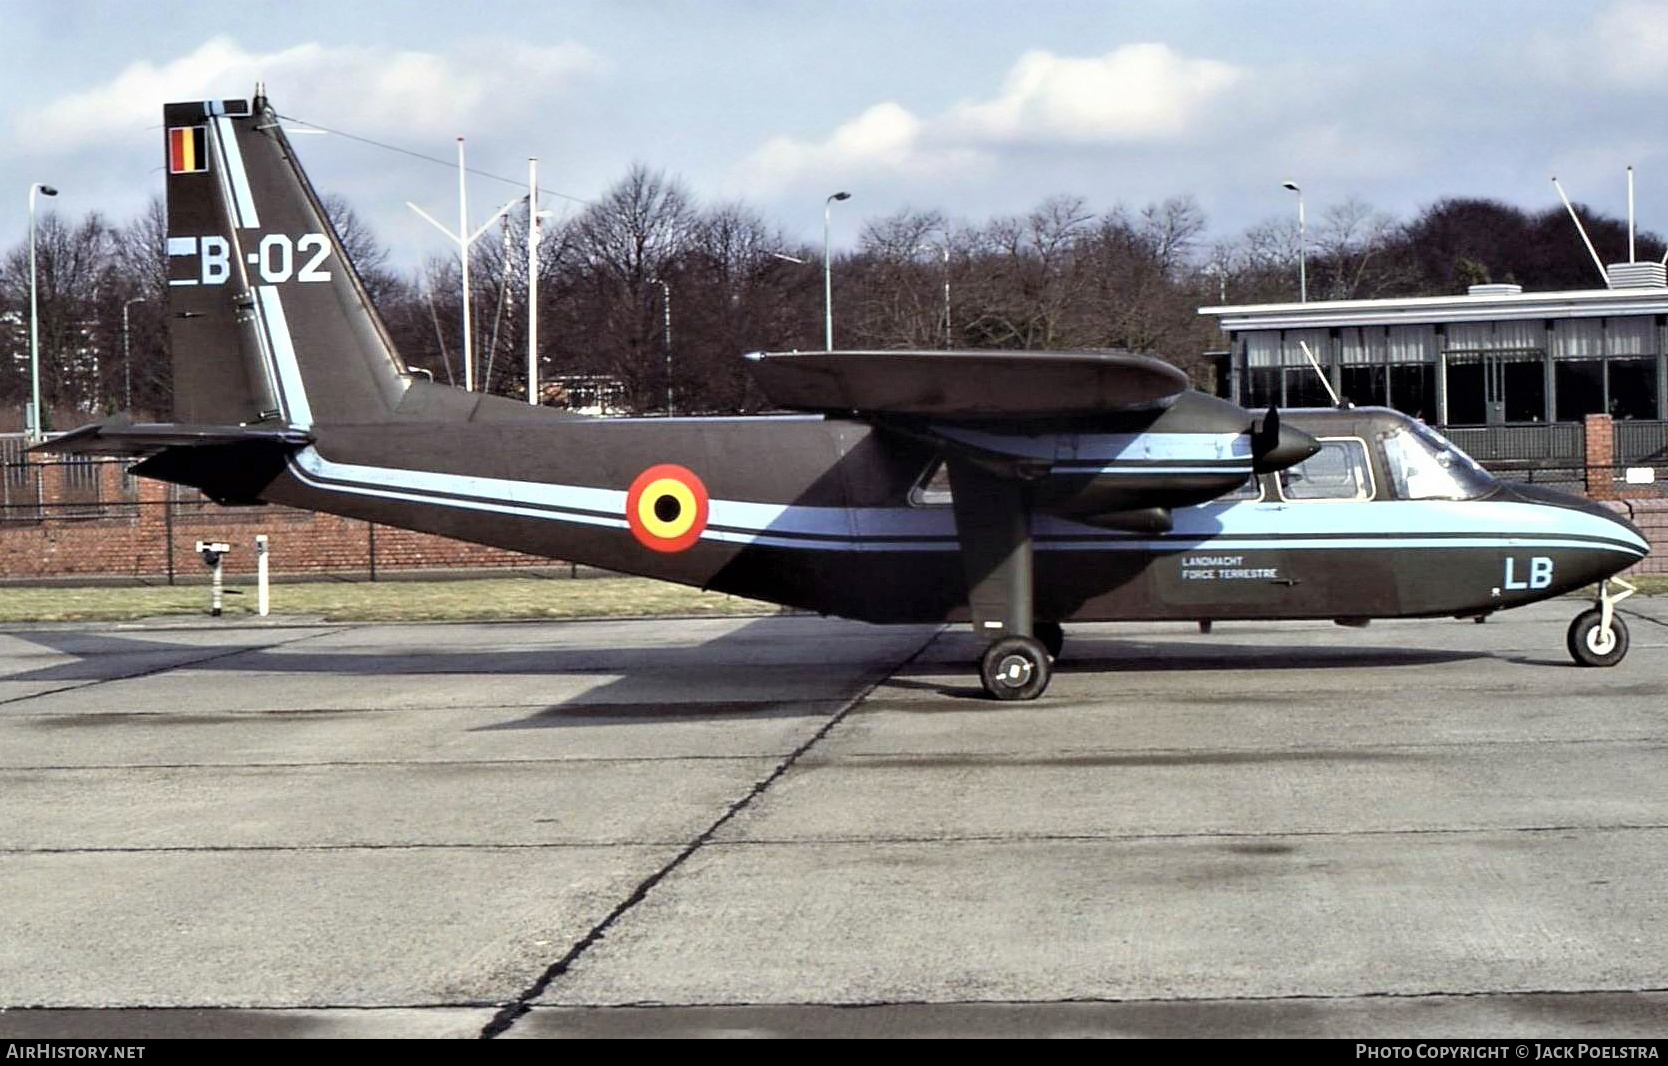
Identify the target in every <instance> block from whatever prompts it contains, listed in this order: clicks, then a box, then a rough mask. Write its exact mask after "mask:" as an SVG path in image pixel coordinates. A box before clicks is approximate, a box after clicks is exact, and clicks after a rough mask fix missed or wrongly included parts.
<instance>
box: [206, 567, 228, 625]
mask: <svg viewBox="0 0 1668 1066" xmlns="http://www.w3.org/2000/svg"><path fill="white" fill-rule="evenodd" d="M223 562H224V557H223V556H220V555H216V556H215V557H214V579H213V586H214V595H213V599H212V600H211V601H210V610H209V614H211V615H213V616H214V617H216V618H219V617H220V597H221V594H222V592H223V591H224V588H225V586H224V583H223V579H222V569H223V566H222V564H223Z"/></svg>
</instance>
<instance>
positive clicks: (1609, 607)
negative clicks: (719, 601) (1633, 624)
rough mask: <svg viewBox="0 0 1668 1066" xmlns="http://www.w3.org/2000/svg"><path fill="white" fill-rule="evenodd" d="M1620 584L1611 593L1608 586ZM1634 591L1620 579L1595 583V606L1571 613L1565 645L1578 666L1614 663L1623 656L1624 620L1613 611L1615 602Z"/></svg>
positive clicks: (1625, 650)
mask: <svg viewBox="0 0 1668 1066" xmlns="http://www.w3.org/2000/svg"><path fill="white" fill-rule="evenodd" d="M1612 582H1613V583H1615V584H1616V585H1619V586H1621V591H1619V592H1614V593H1613V592H1611V591H1610V585H1611V584H1612ZM1635 591H1637V590H1636V589H1635V588H1634V587H1633V586H1632V585H1630V584H1628V583H1627V582H1626V581H1623V580H1621V579H1620V578H1612V579H1610V580H1609V581H1601V582H1599V594H1598V605H1597V606H1595V607H1590V608H1588V609H1587V610H1585V611H1582V612H1581V613H1580V614H1578V615H1576V616H1575V621H1573V622H1571V623H1570V631H1569V635H1568V637H1567V638H1566V640H1565V644H1566V645H1567V646H1568V648H1569V651H1570V658H1572V659H1574V660H1575V661H1576V662H1577V663H1578V664H1580V665H1581V666H1615V665H1616V664H1617V663H1619V662H1621V661H1622V659H1623V657H1624V656H1626V655H1627V643H1628V637H1627V623H1626V622H1624V621H1623V620H1622V618H1621V616H1620V615H1618V614H1616V604H1618V603H1620V602H1621V601H1622V600H1625V599H1627V598H1628V597H1629V596H1631V595H1633V594H1634V592H1635Z"/></svg>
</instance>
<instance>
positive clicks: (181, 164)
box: [168, 126, 208, 174]
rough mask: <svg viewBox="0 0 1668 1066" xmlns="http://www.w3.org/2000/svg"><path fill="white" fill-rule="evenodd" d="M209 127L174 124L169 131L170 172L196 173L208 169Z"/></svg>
mask: <svg viewBox="0 0 1668 1066" xmlns="http://www.w3.org/2000/svg"><path fill="white" fill-rule="evenodd" d="M207 137H208V128H207V127H206V126H174V127H173V128H171V129H169V131H168V173H170V174H196V173H199V172H201V171H204V170H207V169H208V149H207V144H206V141H207Z"/></svg>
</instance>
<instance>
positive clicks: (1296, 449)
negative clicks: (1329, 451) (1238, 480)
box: [1251, 404, 1320, 474]
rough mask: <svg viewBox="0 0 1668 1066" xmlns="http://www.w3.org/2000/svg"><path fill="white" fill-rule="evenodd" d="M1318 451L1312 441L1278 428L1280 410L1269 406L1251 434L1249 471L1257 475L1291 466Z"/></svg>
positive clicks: (1298, 431)
mask: <svg viewBox="0 0 1668 1066" xmlns="http://www.w3.org/2000/svg"><path fill="white" fill-rule="evenodd" d="M1318 451H1320V442H1319V441H1317V440H1315V438H1313V437H1311V436H1309V434H1307V433H1305V432H1303V431H1302V430H1301V429H1295V428H1293V427H1291V426H1283V425H1281V424H1280V410H1279V408H1277V407H1275V406H1274V405H1273V404H1270V405H1269V408H1268V413H1267V414H1265V415H1263V417H1262V420H1261V422H1260V423H1258V424H1257V425H1256V426H1254V427H1253V428H1252V430H1251V469H1252V470H1253V471H1255V472H1256V473H1258V474H1271V473H1273V472H1274V471H1276V470H1284V469H1286V468H1287V467H1288V466H1295V465H1297V464H1298V463H1301V462H1302V461H1303V460H1305V459H1307V458H1309V457H1310V456H1311V455H1314V454H1315V453H1316V452H1318Z"/></svg>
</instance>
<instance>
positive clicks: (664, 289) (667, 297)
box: [651, 278, 672, 418]
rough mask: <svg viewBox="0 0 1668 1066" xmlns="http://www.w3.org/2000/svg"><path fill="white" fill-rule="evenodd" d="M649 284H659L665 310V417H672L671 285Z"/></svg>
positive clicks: (662, 305) (659, 281) (654, 281)
mask: <svg viewBox="0 0 1668 1066" xmlns="http://www.w3.org/2000/svg"><path fill="white" fill-rule="evenodd" d="M651 284H654V285H659V286H660V305H661V308H662V309H663V310H664V312H665V323H666V325H665V341H666V417H667V418H671V417H672V286H670V285H668V284H666V283H665V282H664V281H661V280H660V279H659V278H655V279H653V281H652V282H651Z"/></svg>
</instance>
